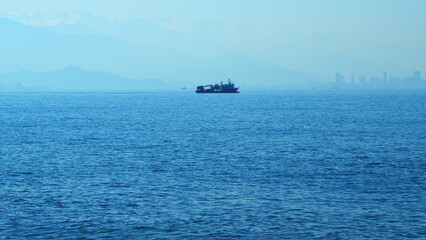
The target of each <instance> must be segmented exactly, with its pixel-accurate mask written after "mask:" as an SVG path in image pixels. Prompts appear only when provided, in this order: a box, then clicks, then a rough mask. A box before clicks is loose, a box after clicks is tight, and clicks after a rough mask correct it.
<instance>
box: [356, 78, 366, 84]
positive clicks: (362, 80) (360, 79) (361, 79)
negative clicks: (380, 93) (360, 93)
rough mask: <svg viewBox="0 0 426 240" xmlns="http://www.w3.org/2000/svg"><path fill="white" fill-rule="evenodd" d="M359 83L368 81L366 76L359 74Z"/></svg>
mask: <svg viewBox="0 0 426 240" xmlns="http://www.w3.org/2000/svg"><path fill="white" fill-rule="evenodd" d="M358 82H359V84H365V83H367V81H366V78H365V76H359V77H358Z"/></svg>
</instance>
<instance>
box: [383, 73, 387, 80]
mask: <svg viewBox="0 0 426 240" xmlns="http://www.w3.org/2000/svg"><path fill="white" fill-rule="evenodd" d="M383 82H384V83H387V82H388V73H387V72H384V73H383Z"/></svg>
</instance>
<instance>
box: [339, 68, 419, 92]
mask: <svg viewBox="0 0 426 240" xmlns="http://www.w3.org/2000/svg"><path fill="white" fill-rule="evenodd" d="M334 83H335V86H337V87H361V88H362V87H371V88H426V79H423V78H422V75H421V71H418V70H416V71H413V74H412V76H407V77H402V78H400V77H396V76H392V75H389V76H388V73H387V72H383V76H382V78H381V77H379V76H378V75H373V76H370V77H369V78H367V77H366V76H365V75H359V76H358V80H356V78H355V74H354V73H351V80H350V81H345V76H344V75H343V74H340V73H336V75H335V81H334Z"/></svg>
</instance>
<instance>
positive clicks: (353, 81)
mask: <svg viewBox="0 0 426 240" xmlns="http://www.w3.org/2000/svg"><path fill="white" fill-rule="evenodd" d="M351 83H352V84H355V77H354V73H352V74H351Z"/></svg>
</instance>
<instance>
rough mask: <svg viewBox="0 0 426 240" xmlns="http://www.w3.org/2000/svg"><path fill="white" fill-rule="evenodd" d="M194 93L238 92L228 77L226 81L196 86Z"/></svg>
mask: <svg viewBox="0 0 426 240" xmlns="http://www.w3.org/2000/svg"><path fill="white" fill-rule="evenodd" d="M195 92H196V93H239V92H238V88H237V87H235V86H234V83H233V82H231V79H228V83H223V82H220V84H214V85H213V84H208V85H204V86H198V87H197V90H196V91H195Z"/></svg>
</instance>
